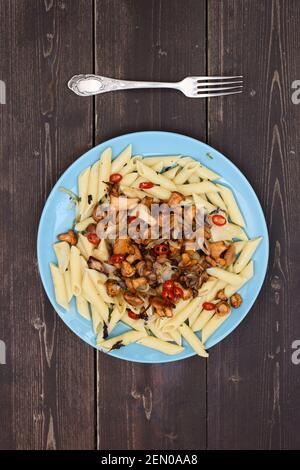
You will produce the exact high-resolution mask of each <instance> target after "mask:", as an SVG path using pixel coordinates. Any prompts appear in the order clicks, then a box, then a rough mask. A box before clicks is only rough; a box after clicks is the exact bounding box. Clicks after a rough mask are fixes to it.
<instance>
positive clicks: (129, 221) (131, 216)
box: [127, 215, 137, 224]
mask: <svg viewBox="0 0 300 470" xmlns="http://www.w3.org/2000/svg"><path fill="white" fill-rule="evenodd" d="M136 219H137V217H136V216H135V215H129V216H128V217H127V222H128V223H129V224H131V222H134V221H135V220H136Z"/></svg>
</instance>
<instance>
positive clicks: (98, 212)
mask: <svg viewBox="0 0 300 470" xmlns="http://www.w3.org/2000/svg"><path fill="white" fill-rule="evenodd" d="M105 214H106V212H105V211H104V210H103V209H102V207H101V206H100V204H99V203H98V204H96V205H95V207H94V210H93V214H92V217H93V219H94V220H95V221H96V222H100V220H102V219H103V218H104V217H105Z"/></svg>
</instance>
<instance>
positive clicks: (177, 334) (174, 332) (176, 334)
mask: <svg viewBox="0 0 300 470" xmlns="http://www.w3.org/2000/svg"><path fill="white" fill-rule="evenodd" d="M169 335H170V336H171V338H172V339H173V341H175V343H177V344H178V345H179V346H182V337H181V334H180V332H179V330H171V331H170V332H169Z"/></svg>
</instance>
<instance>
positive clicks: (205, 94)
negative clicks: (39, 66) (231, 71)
mask: <svg viewBox="0 0 300 470" xmlns="http://www.w3.org/2000/svg"><path fill="white" fill-rule="evenodd" d="M242 78H243V77H242V76H241V75H234V76H231V77H186V78H184V79H183V80H181V81H180V82H135V81H129V80H116V79H115V78H108V77H101V76H100V75H74V76H73V77H72V78H71V79H70V80H69V82H68V87H69V88H70V90H72V91H73V92H74V93H76V94H77V95H79V96H92V95H98V94H100V93H106V92H108V91H116V90H130V89H138V88H173V89H175V90H179V91H181V92H182V93H183V94H184V95H185V96H188V97H189V98H211V97H213V96H224V95H235V94H236V93H242V91H243V90H242V88H243V85H242V83H243V80H242Z"/></svg>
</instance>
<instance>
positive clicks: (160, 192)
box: [133, 176, 171, 201]
mask: <svg viewBox="0 0 300 470" xmlns="http://www.w3.org/2000/svg"><path fill="white" fill-rule="evenodd" d="M146 181H147V180H146V179H145V178H143V177H141V176H140V177H139V178H137V179H136V180H135V181H134V183H133V187H134V188H139V185H140V184H141V183H144V182H146ZM143 194H144V195H146V196H153V197H155V198H157V199H162V200H164V201H167V200H168V199H170V197H171V191H169V190H168V189H166V188H163V187H162V186H154V187H153V188H149V189H143Z"/></svg>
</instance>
